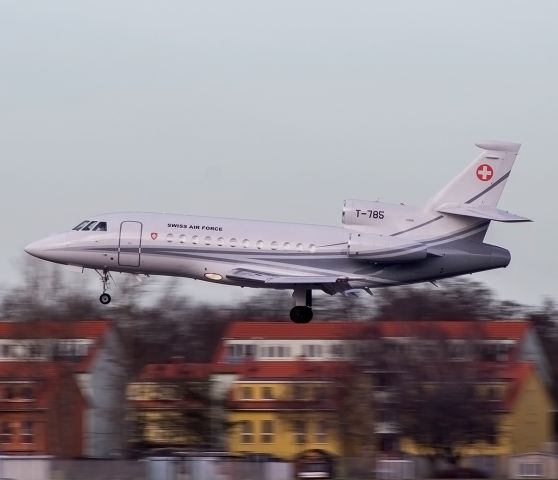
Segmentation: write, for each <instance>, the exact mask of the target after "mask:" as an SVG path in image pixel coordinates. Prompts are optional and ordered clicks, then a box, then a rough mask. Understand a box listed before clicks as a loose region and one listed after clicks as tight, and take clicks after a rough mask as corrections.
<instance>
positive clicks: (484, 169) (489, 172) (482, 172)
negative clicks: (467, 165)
mask: <svg viewBox="0 0 558 480" xmlns="http://www.w3.org/2000/svg"><path fill="white" fill-rule="evenodd" d="M493 176H494V170H493V169H492V167H491V166H490V165H487V164H486V163H483V164H482V165H480V166H479V168H477V178H478V179H479V180H481V181H482V182H487V181H488V180H490V179H492V177H493Z"/></svg>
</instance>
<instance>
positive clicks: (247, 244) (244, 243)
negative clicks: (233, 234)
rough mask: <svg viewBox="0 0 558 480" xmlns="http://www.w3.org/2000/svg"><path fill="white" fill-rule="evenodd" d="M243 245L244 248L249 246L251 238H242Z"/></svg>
mask: <svg viewBox="0 0 558 480" xmlns="http://www.w3.org/2000/svg"><path fill="white" fill-rule="evenodd" d="M242 246H243V247H244V248H249V247H250V240H248V239H247V238H245V239H244V240H242Z"/></svg>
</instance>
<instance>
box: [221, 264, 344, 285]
mask: <svg viewBox="0 0 558 480" xmlns="http://www.w3.org/2000/svg"><path fill="white" fill-rule="evenodd" d="M227 278H228V279H230V280H237V281H244V282H253V283H261V284H275V285H295V284H296V285H309V284H318V285H322V284H328V283H343V282H347V281H349V280H350V279H349V278H347V277H339V276H325V275H324V276H322V275H319V276H306V275H283V274H277V273H271V272H265V271H258V270H250V269H247V268H235V269H234V270H232V271H231V272H230V273H229V274H228V275H227Z"/></svg>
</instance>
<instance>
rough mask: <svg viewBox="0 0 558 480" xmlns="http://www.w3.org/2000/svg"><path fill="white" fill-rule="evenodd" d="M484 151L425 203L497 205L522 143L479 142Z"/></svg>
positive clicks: (432, 207) (436, 205)
mask: <svg viewBox="0 0 558 480" xmlns="http://www.w3.org/2000/svg"><path fill="white" fill-rule="evenodd" d="M476 145H477V147H479V148H482V149H483V152H482V153H481V154H480V156H479V157H478V158H477V159H476V160H474V161H473V162H472V163H471V164H470V165H469V166H467V168H465V170H463V171H462V172H461V173H460V174H459V175H457V177H455V178H454V179H453V180H452V181H451V182H449V183H448V184H447V185H446V186H445V187H444V188H443V189H442V190H440V192H438V193H437V194H436V195H435V196H434V197H433V198H432V199H431V200H430V201H429V202H428V204H427V209H428V210H429V211H432V210H436V209H437V208H439V207H440V206H442V205H469V206H483V207H496V205H497V204H498V201H499V200H500V196H501V195H502V192H503V190H504V187H505V186H506V181H507V180H508V177H509V175H510V172H511V169H512V167H513V164H514V162H515V157H516V156H517V152H518V151H519V147H520V146H521V145H520V144H519V143H512V142H481V143H477V144H476Z"/></svg>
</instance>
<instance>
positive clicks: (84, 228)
mask: <svg viewBox="0 0 558 480" xmlns="http://www.w3.org/2000/svg"><path fill="white" fill-rule="evenodd" d="M95 223H97V222H89V223H88V224H87V225H85V227H83V228H82V229H81V231H82V232H83V231H85V230H91V226H92V225H94V224H95Z"/></svg>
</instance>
